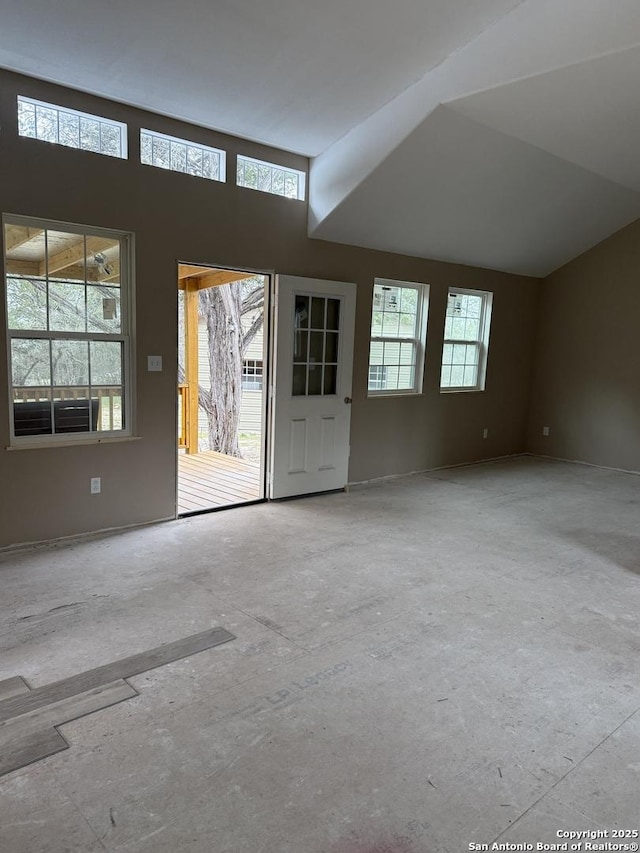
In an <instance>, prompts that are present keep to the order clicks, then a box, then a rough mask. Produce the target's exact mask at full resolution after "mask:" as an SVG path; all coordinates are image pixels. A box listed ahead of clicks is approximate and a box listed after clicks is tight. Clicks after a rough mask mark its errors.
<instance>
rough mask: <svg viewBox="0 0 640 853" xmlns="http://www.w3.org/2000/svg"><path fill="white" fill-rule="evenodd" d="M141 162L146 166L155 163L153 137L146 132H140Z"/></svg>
mask: <svg viewBox="0 0 640 853" xmlns="http://www.w3.org/2000/svg"><path fill="white" fill-rule="evenodd" d="M140 162H141V163H144V164H145V166H150V165H151V164H152V163H153V137H152V136H151V134H150V133H145V132H144V131H141V132H140Z"/></svg>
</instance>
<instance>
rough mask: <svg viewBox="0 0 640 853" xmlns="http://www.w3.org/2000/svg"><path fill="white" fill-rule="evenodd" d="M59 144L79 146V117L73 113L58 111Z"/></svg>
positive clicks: (71, 146)
mask: <svg viewBox="0 0 640 853" xmlns="http://www.w3.org/2000/svg"><path fill="white" fill-rule="evenodd" d="M59 129H60V140H59V141H60V145H68V146H69V147H70V148H80V119H79V118H78V116H77V115H73V113H60V119H59Z"/></svg>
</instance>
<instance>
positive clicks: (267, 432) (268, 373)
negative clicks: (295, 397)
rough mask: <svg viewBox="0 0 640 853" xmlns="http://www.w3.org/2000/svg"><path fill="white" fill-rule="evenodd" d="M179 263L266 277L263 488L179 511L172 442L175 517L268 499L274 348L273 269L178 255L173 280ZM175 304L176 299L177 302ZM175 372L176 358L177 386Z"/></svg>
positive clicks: (262, 441) (261, 482)
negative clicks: (250, 496) (251, 496)
mask: <svg viewBox="0 0 640 853" xmlns="http://www.w3.org/2000/svg"><path fill="white" fill-rule="evenodd" d="M180 266H194V267H209V268H211V269H212V270H229V271H230V272H246V273H247V278H249V277H250V276H252V275H261V276H264V278H265V279H266V281H265V287H264V309H263V311H264V320H263V345H262V352H263V363H262V372H263V377H262V413H261V457H260V458H261V471H260V488H261V492H262V496H261V497H259V498H256V499H255V500H250V501H246V502H244V503H241V504H229V505H228V506H221V507H215V506H214V507H209V508H203V509H201V510H194V511H193V512H188V513H179V512H178V485H179V479H178V478H179V471H178V461H179V460H178V443H177V441H176V442H175V445H176V452H175V469H174V470H175V518H176V519H178V518H185V517H190V516H193V515H204V514H206V513H209V512H219V511H221V510H225V509H231V508H235V507H239V506H250V505H252V504H256V503H263V502H264V501H267V500H268V483H269V479H268V478H269V472H270V456H271V398H272V350H273V342H272V338H273V337H274V331H273V330H274V326H273V319H274V317H273V309H272V303H273V302H274V298H273V296H274V291H275V280H276V273H275V270H265V269H255V268H254V269H252V268H250V267H245V266H237V265H235V264H220V263H215V262H212V261H202V262H201V261H193V260H189V261H185V260H181V259H178V260H176V266H175V276H174V280H175V281H176V282H178V281H179V280H180ZM176 306H177V303H176ZM175 325H176V349H177V344H178V338H177V335H178V334H179V330H178V317H177V316H176V324H175ZM177 380H178V373H177V362H176V373H175V382H174V385H175V386H176V388H177V385H178V381H177ZM178 415H179V413H178V395H177V394H175V425H174V435H175V436H176V437H177V435H178V429H179V425H178Z"/></svg>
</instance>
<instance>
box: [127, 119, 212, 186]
mask: <svg viewBox="0 0 640 853" xmlns="http://www.w3.org/2000/svg"><path fill="white" fill-rule="evenodd" d="M140 162H141V163H144V164H145V165H147V166H157V167H158V168H159V169H169V170H170V171H172V172H183V173H184V174H186V175H194V176H195V177H197V178H208V179H209V180H211V181H224V180H225V179H226V172H225V162H226V154H225V152H224V151H222V150H220V149H219V148H211V147H209V146H208V145H201V144H200V143H199V142H190V141H189V140H188V139H178V138H177V137H175V136H166V135H165V134H164V133H157V132H156V131H155V130H141V131H140Z"/></svg>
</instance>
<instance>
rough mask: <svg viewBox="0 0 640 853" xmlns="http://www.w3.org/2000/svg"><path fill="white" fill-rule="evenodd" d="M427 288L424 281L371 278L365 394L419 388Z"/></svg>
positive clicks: (406, 391) (414, 391)
mask: <svg viewBox="0 0 640 853" xmlns="http://www.w3.org/2000/svg"><path fill="white" fill-rule="evenodd" d="M428 291H429V287H428V285H426V284H416V283H414V282H408V281H393V280H391V279H386V278H376V279H375V282H374V285H373V311H372V313H371V341H370V345H369V378H368V392H369V396H377V395H386V394H418V393H420V392H421V391H422V378H423V373H424V350H425V341H426V333H427V322H426V321H427V297H428Z"/></svg>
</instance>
